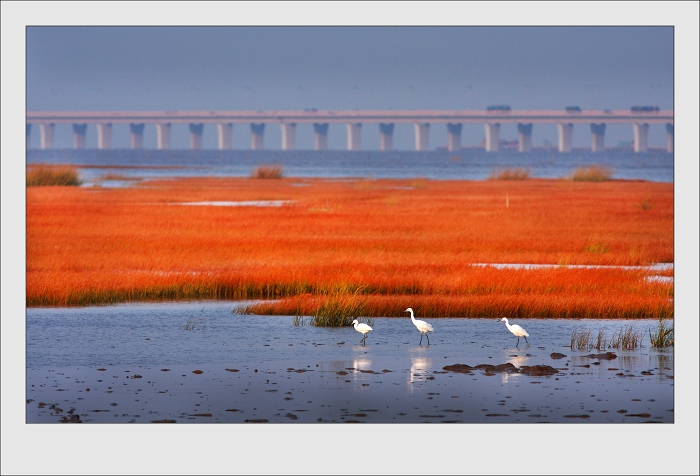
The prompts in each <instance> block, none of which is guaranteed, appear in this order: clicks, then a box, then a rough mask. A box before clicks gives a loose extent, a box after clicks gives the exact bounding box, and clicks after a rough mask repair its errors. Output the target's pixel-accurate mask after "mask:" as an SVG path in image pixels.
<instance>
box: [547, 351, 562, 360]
mask: <svg viewBox="0 0 700 476" xmlns="http://www.w3.org/2000/svg"><path fill="white" fill-rule="evenodd" d="M549 356H550V357H551V358H553V359H563V358H564V357H566V355H564V354H560V353H559V352H552V353H551V354H549Z"/></svg>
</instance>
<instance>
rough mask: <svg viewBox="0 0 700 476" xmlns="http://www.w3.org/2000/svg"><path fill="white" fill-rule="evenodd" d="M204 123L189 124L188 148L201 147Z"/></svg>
mask: <svg viewBox="0 0 700 476" xmlns="http://www.w3.org/2000/svg"><path fill="white" fill-rule="evenodd" d="M203 133H204V124H201V123H200V124H190V149H196V150H199V149H201V148H202V134H203Z"/></svg>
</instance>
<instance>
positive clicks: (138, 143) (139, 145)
mask: <svg viewBox="0 0 700 476" xmlns="http://www.w3.org/2000/svg"><path fill="white" fill-rule="evenodd" d="M143 129H144V124H134V123H131V124H129V130H130V131H131V148H132V149H143Z"/></svg>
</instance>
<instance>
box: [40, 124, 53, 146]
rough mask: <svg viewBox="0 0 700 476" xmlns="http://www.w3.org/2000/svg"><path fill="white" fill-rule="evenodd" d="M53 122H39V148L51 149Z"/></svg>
mask: <svg viewBox="0 0 700 476" xmlns="http://www.w3.org/2000/svg"><path fill="white" fill-rule="evenodd" d="M54 127H55V126H54V124H39V130H40V131H41V148H42V149H53V130H54Z"/></svg>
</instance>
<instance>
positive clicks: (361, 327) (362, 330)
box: [352, 319, 372, 345]
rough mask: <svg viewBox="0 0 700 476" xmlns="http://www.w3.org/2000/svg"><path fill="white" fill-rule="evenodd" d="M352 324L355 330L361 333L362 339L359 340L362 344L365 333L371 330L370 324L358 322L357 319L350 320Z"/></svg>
mask: <svg viewBox="0 0 700 476" xmlns="http://www.w3.org/2000/svg"><path fill="white" fill-rule="evenodd" d="M352 325H353V326H354V327H355V330H356V331H357V332H359V333H360V334H362V336H363V337H362V340H360V342H362V345H364V343H365V339H367V334H369V333H370V332H372V328H371V327H370V326H368V325H367V324H365V323H364V322H359V321H358V320H357V319H355V320H354V321H352Z"/></svg>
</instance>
